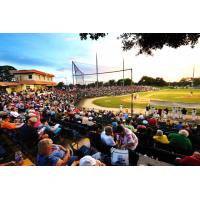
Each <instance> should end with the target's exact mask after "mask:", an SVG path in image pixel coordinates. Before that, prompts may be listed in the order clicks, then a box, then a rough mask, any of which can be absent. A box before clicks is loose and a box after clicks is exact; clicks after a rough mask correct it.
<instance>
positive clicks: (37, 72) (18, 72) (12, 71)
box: [10, 69, 54, 77]
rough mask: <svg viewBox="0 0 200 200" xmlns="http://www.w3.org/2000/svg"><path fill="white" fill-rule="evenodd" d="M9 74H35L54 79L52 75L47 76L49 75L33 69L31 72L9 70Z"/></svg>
mask: <svg viewBox="0 0 200 200" xmlns="http://www.w3.org/2000/svg"><path fill="white" fill-rule="evenodd" d="M10 72H11V73H12V74H30V73H35V74H40V75H47V76H51V77H54V75H53V74H49V73H46V72H42V71H39V70H35V69H31V70H11V71H10Z"/></svg>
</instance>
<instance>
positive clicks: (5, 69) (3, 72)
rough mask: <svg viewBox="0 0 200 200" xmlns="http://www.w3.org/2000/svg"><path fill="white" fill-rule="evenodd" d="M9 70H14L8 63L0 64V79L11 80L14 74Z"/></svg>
mask: <svg viewBox="0 0 200 200" xmlns="http://www.w3.org/2000/svg"><path fill="white" fill-rule="evenodd" d="M11 70H16V69H15V68H14V67H12V66H10V65H4V66H0V81H2V82H4V81H8V82H9V81H13V78H14V76H13V75H12V74H11V73H10V71H11Z"/></svg>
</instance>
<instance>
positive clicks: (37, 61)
mask: <svg viewBox="0 0 200 200" xmlns="http://www.w3.org/2000/svg"><path fill="white" fill-rule="evenodd" d="M119 35H120V33H109V34H108V36H107V37H105V38H101V39H99V40H98V41H92V40H90V39H88V40H86V41H82V40H80V38H79V34H78V33H49V34H48V33H24V34H21V33H16V34H14V33H10V34H9V33H1V34H0V66H1V65H12V66H13V67H15V68H16V69H37V70H41V71H45V72H48V73H53V74H54V75H55V78H54V80H55V81H56V82H59V81H63V82H65V83H67V84H69V83H72V71H71V68H72V61H75V63H77V67H79V68H80V70H81V71H82V72H84V73H93V72H95V68H96V67H95V64H96V53H97V57H98V65H99V72H105V71H112V70H119V69H122V66H123V58H124V64H125V68H132V69H133V80H134V81H135V82H137V81H139V80H140V78H141V77H142V76H144V75H146V76H151V77H154V78H156V77H163V78H164V79H165V80H166V81H179V80H180V79H181V78H182V77H191V76H192V71H193V67H195V77H200V44H199V43H198V44H197V46H196V47H195V48H193V49H192V48H191V47H190V46H184V47H180V48H178V49H172V48H169V47H164V48H163V49H161V50H156V51H155V52H153V53H154V55H153V56H147V55H138V56H137V55H136V54H137V52H138V49H132V50H130V51H126V52H124V51H123V50H122V48H121V46H122V44H121V40H119V39H117V37H118V36H119ZM120 78H122V73H113V74H109V75H99V81H107V80H108V79H115V80H117V79H120ZM125 78H130V71H127V72H126V73H125ZM95 80H96V76H90V77H85V81H88V83H89V82H90V81H91V82H92V81H95Z"/></svg>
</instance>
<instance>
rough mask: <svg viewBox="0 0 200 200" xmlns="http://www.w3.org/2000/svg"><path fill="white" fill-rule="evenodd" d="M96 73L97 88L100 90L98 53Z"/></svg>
mask: <svg viewBox="0 0 200 200" xmlns="http://www.w3.org/2000/svg"><path fill="white" fill-rule="evenodd" d="M96 73H97V88H99V77H98V74H99V70H98V60H97V53H96Z"/></svg>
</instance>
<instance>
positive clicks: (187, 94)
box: [93, 89, 200, 112]
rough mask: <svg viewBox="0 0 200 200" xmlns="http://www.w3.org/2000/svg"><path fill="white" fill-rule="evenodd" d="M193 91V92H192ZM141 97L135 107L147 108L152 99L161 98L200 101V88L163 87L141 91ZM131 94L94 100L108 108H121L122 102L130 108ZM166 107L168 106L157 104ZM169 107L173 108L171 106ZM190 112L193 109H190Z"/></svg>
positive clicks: (162, 99)
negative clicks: (156, 89) (157, 89)
mask: <svg viewBox="0 0 200 200" xmlns="http://www.w3.org/2000/svg"><path fill="white" fill-rule="evenodd" d="M191 92H192V94H191ZM138 95H139V98H138V100H136V101H135V102H134V104H133V105H134V107H135V108H145V107H146V105H147V104H148V103H149V101H150V100H161V101H168V102H180V103H200V89H161V90H159V91H150V92H140V93H138ZM130 102H131V95H126V96H109V97H104V98H101V99H97V100H94V101H93V103H94V104H95V105H98V106H102V107H107V108H119V105H120V104H122V105H123V107H124V108H130ZM156 107H157V108H165V107H166V106H156ZM169 109H171V108H170V107H169ZM188 111H189V112H190V111H191V109H188ZM198 112H200V111H199V110H198Z"/></svg>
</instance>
